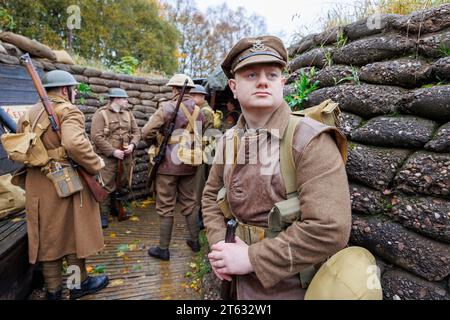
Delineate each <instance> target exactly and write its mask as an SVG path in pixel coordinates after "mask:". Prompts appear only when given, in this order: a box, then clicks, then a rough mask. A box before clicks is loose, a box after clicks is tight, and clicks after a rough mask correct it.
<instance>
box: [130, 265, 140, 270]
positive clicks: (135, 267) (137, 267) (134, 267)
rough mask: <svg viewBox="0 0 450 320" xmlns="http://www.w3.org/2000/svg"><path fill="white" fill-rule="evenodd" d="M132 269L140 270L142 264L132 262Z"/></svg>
mask: <svg viewBox="0 0 450 320" xmlns="http://www.w3.org/2000/svg"><path fill="white" fill-rule="evenodd" d="M132 269H133V271H139V270H142V266H141V265H140V264H133V267H132Z"/></svg>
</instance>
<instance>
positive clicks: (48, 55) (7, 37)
mask: <svg viewBox="0 0 450 320" xmlns="http://www.w3.org/2000/svg"><path fill="white" fill-rule="evenodd" d="M0 40H1V41H2V42H6V43H10V44H13V45H14V46H16V47H17V48H19V49H20V50H22V51H24V52H28V53H29V54H30V55H32V56H34V57H37V58H45V59H48V60H51V61H56V54H55V53H54V52H53V50H52V49H50V48H49V47H48V46H46V45H44V44H42V43H40V42H38V41H36V40H31V39H29V38H27V37H24V36H21V35H18V34H15V33H12V32H2V33H0Z"/></svg>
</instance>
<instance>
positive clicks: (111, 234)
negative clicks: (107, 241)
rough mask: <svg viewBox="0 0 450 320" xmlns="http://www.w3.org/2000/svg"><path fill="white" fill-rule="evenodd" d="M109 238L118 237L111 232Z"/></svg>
mask: <svg viewBox="0 0 450 320" xmlns="http://www.w3.org/2000/svg"><path fill="white" fill-rule="evenodd" d="M109 236H110V237H111V238H116V237H117V234H116V233H114V232H111V233H110V234H109Z"/></svg>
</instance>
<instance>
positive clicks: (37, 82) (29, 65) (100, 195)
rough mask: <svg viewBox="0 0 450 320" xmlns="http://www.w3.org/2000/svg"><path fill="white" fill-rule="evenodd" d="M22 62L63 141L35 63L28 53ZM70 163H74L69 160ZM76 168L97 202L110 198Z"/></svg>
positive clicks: (99, 186)
mask: <svg viewBox="0 0 450 320" xmlns="http://www.w3.org/2000/svg"><path fill="white" fill-rule="evenodd" d="M20 60H21V62H22V63H23V64H24V65H25V67H26V69H27V71H28V73H29V75H30V77H31V80H32V81H33V84H34V87H35V88H36V91H37V93H38V95H39V98H40V99H41V101H42V104H43V106H44V109H45V112H46V113H47V115H48V119H49V120H50V125H51V126H52V130H53V131H54V132H56V133H57V134H58V136H59V138H60V139H61V129H60V128H61V126H60V123H59V119H58V117H57V116H56V114H55V110H54V108H53V104H52V102H51V101H50V99H49V97H48V95H47V92H46V91H45V88H44V86H43V85H42V82H41V79H40V78H39V75H38V73H37V72H36V69H35V68H34V65H33V62H32V61H31V58H30V55H29V54H28V53H26V54H24V55H23V56H21V57H20ZM69 160H70V162H73V160H71V159H70V158H69ZM75 168H76V169H77V171H78V174H79V175H80V176H81V177H82V178H83V179H84V181H85V182H86V184H87V186H88V187H89V189H90V190H91V192H92V194H93V196H94V198H95V200H96V201H97V202H102V201H104V200H105V199H106V197H107V196H108V192H106V190H105V189H104V188H103V187H102V186H101V184H100V183H99V182H98V181H97V179H96V177H95V176H93V175H91V174H89V173H88V172H87V171H86V170H84V169H83V168H82V167H80V166H79V165H76V166H75Z"/></svg>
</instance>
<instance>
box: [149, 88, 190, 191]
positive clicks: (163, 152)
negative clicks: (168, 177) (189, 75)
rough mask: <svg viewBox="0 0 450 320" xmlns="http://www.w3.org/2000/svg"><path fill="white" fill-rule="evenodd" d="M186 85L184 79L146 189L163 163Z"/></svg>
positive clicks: (151, 183)
mask: <svg viewBox="0 0 450 320" xmlns="http://www.w3.org/2000/svg"><path fill="white" fill-rule="evenodd" d="M187 85H188V79H186V81H184V84H183V88H182V89H181V93H180V96H179V97H178V101H177V104H176V106H175V111H174V113H173V115H172V118H171V119H170V122H169V126H168V128H167V133H166V135H165V136H164V140H163V142H162V143H161V146H160V148H159V152H158V154H157V155H156V157H155V159H154V162H155V164H154V165H153V167H152V170H151V171H150V175H149V177H148V180H147V187H149V188H150V187H151V186H152V185H153V182H154V181H155V179H156V175H157V174H158V168H159V165H160V164H161V163H162V162H163V160H164V157H165V155H166V150H167V146H168V144H169V141H170V138H171V137H172V133H173V131H174V130H175V121H176V120H177V114H178V110H180V105H181V101H183V96H184V93H185V92H186V88H187Z"/></svg>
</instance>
